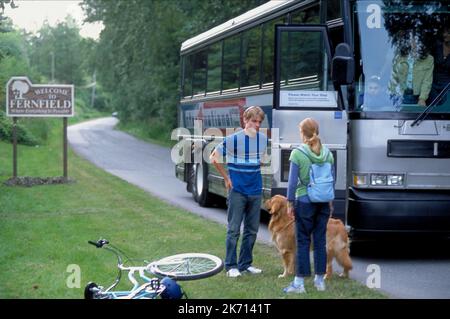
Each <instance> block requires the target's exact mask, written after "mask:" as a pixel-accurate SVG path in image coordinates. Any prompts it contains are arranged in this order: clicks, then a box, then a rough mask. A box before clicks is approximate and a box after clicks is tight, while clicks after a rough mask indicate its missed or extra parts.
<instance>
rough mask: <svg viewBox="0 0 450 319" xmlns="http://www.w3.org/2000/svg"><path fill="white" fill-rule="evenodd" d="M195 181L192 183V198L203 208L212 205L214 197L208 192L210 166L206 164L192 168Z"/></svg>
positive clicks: (202, 163)
mask: <svg viewBox="0 0 450 319" xmlns="http://www.w3.org/2000/svg"><path fill="white" fill-rule="evenodd" d="M192 168H193V170H194V172H193V173H194V174H193V175H194V176H193V177H194V181H193V183H192V196H193V197H194V199H195V201H196V202H197V203H198V204H199V205H200V206H202V207H208V206H210V205H211V204H212V197H213V195H212V194H211V193H210V192H208V165H207V164H206V163H205V162H203V161H202V162H201V163H199V164H195V165H193V166H192Z"/></svg>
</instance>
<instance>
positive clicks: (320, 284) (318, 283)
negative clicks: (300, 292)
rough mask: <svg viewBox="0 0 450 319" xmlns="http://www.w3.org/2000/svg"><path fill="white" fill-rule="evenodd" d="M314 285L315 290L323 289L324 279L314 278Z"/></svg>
mask: <svg viewBox="0 0 450 319" xmlns="http://www.w3.org/2000/svg"><path fill="white" fill-rule="evenodd" d="M314 287H316V289H317V291H325V289H326V287H325V281H323V280H314Z"/></svg>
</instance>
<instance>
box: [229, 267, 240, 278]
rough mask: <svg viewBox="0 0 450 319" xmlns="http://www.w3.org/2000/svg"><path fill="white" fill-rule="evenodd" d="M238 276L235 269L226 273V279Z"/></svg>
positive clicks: (238, 273) (237, 271)
mask: <svg viewBox="0 0 450 319" xmlns="http://www.w3.org/2000/svg"><path fill="white" fill-rule="evenodd" d="M240 275H241V273H240V272H239V270H238V269H237V268H231V269H230V270H228V271H227V277H231V278H236V277H239V276H240Z"/></svg>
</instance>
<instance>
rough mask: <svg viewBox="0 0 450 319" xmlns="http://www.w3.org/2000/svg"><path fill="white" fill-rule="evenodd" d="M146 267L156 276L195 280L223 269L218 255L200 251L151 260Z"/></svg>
mask: <svg viewBox="0 0 450 319" xmlns="http://www.w3.org/2000/svg"><path fill="white" fill-rule="evenodd" d="M147 269H148V270H149V271H150V272H151V273H153V274H155V275H157V276H168V277H170V278H173V279H176V280H195V279H202V278H207V277H211V276H214V275H215V274H217V273H219V272H220V271H221V270H222V269H223V261H222V259H220V258H219V257H216V256H214V255H210V254H202V253H185V254H178V255H173V256H168V257H165V258H162V259H160V260H158V261H155V262H152V263H151V264H150V265H149V266H148V267H147Z"/></svg>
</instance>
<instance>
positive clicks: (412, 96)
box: [389, 31, 434, 106]
mask: <svg viewBox="0 0 450 319" xmlns="http://www.w3.org/2000/svg"><path fill="white" fill-rule="evenodd" d="M401 35H402V41H400V42H399V45H398V47H397V55H396V56H395V57H394V61H393V63H392V75H391V80H390V83H389V91H390V93H391V99H392V100H393V103H394V105H396V106H399V105H400V104H417V105H420V106H426V105H427V104H426V100H427V99H428V96H429V94H430V91H431V84H432V82H433V69H434V58H433V56H432V55H431V54H430V53H429V48H428V47H426V46H425V45H424V44H423V43H421V41H419V37H418V35H417V34H415V33H414V32H413V31H408V32H407V31H402V32H401Z"/></svg>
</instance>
